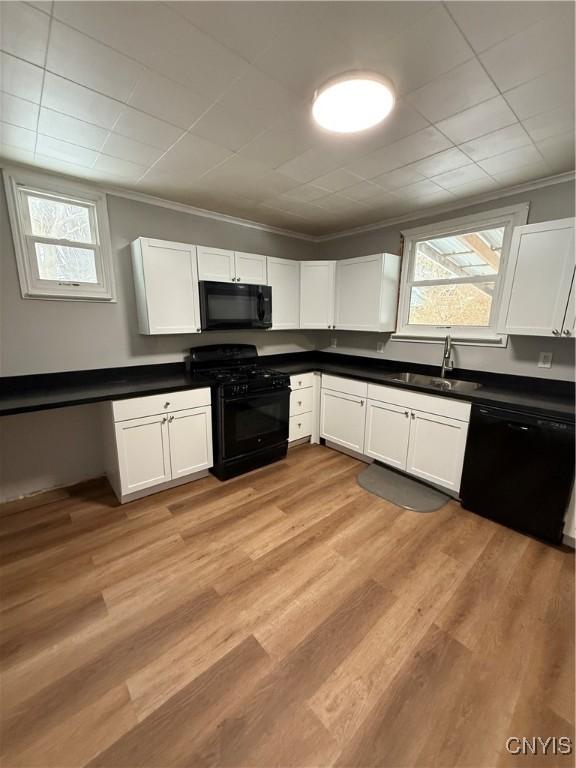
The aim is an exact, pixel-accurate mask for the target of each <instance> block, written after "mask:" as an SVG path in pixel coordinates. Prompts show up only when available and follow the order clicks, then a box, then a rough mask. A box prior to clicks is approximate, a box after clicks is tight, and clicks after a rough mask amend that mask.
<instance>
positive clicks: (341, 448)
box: [322, 438, 372, 464]
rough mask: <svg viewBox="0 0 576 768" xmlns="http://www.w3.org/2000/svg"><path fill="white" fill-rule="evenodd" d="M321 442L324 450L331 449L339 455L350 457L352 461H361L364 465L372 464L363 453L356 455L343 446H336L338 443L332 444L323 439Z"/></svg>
mask: <svg viewBox="0 0 576 768" xmlns="http://www.w3.org/2000/svg"><path fill="white" fill-rule="evenodd" d="M322 440H323V441H324V445H325V446H326V448H332V450H333V451H340V453H345V454H346V455H347V456H351V457H352V458H353V459H358V460H359V461H363V462H364V464H372V459H371V458H370V457H369V456H365V455H364V454H363V453H357V452H356V451H353V450H351V449H350V448H344V446H343V445H338V443H332V442H331V441H330V440H324V438H322Z"/></svg>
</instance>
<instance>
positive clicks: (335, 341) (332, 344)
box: [330, 339, 338, 347]
mask: <svg viewBox="0 0 576 768" xmlns="http://www.w3.org/2000/svg"><path fill="white" fill-rule="evenodd" d="M330 346H331V347H337V346H338V339H330Z"/></svg>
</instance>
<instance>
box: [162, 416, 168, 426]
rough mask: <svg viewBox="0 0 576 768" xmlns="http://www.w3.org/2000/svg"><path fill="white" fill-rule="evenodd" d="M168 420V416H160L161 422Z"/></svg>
mask: <svg viewBox="0 0 576 768" xmlns="http://www.w3.org/2000/svg"><path fill="white" fill-rule="evenodd" d="M167 421H168V416H162V424H166V422H167Z"/></svg>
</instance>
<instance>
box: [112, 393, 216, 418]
mask: <svg viewBox="0 0 576 768" xmlns="http://www.w3.org/2000/svg"><path fill="white" fill-rule="evenodd" d="M202 405H210V388H209V387H205V388H202V389H186V390H183V391H182V392H167V393H165V394H163V395H149V396H148V397H131V398H130V399H128V400H116V401H114V402H113V403H112V413H113V415H114V421H126V420H127V419H140V418H143V417H144V416H153V415H154V414H157V413H170V412H171V411H182V410H184V409H185V408H198V407H199V406H202Z"/></svg>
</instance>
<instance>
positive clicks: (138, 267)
mask: <svg viewBox="0 0 576 768" xmlns="http://www.w3.org/2000/svg"><path fill="white" fill-rule="evenodd" d="M131 251H132V267H133V272H134V288H135V292H136V306H137V312H138V327H139V330H140V333H143V334H147V335H155V334H172V333H199V332H200V307H199V296H198V271H197V267H196V248H195V246H193V245H187V244H185V243H171V242H167V241H165V240H152V239H150V238H144V237H140V238H138V240H135V241H134V242H133V243H131Z"/></svg>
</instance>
